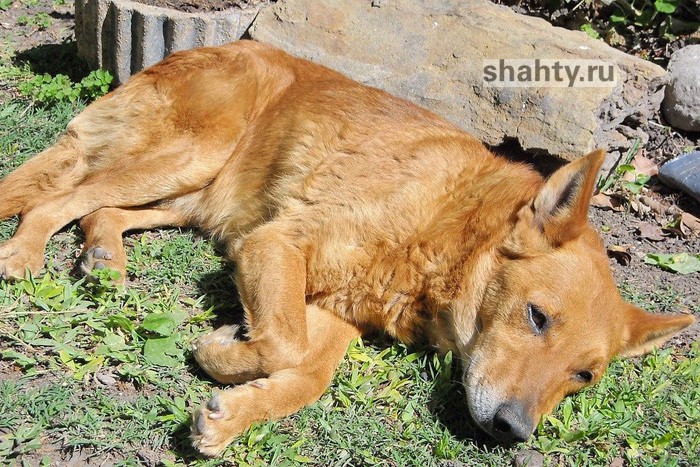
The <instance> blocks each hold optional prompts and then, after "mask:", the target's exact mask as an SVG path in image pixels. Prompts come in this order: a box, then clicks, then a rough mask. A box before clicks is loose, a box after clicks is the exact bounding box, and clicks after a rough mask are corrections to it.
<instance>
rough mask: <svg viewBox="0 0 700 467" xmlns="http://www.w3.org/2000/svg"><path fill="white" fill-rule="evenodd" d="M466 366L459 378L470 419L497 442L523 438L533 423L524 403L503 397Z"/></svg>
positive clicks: (513, 442)
mask: <svg viewBox="0 0 700 467" xmlns="http://www.w3.org/2000/svg"><path fill="white" fill-rule="evenodd" d="M470 367H471V365H470ZM469 369H470V368H467V369H466V370H465V373H464V378H463V380H462V382H463V384H464V387H465V389H466V393H467V404H468V406H469V413H470V414H471V416H472V419H473V420H474V422H476V424H477V425H478V426H479V428H480V429H481V430H483V431H484V432H485V433H486V434H488V435H489V436H491V437H492V438H493V439H495V440H496V441H497V442H498V443H500V444H506V445H510V444H515V443H519V442H524V441H527V439H528V438H530V436H531V435H532V433H533V431H534V429H535V424H534V423H533V421H532V418H531V417H530V415H529V414H528V411H527V410H526V408H525V406H524V405H523V404H522V403H521V402H520V401H518V400H516V399H512V398H507V397H504V395H503V394H501V392H500V391H499V390H498V389H497V388H495V387H493V386H492V385H488V384H484V382H483V378H480V377H478V376H476V375H474V374H473V373H470V371H469Z"/></svg>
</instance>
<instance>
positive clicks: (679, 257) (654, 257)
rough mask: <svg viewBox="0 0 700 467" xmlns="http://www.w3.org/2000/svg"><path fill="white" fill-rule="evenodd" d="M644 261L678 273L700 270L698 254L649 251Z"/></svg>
mask: <svg viewBox="0 0 700 467" xmlns="http://www.w3.org/2000/svg"><path fill="white" fill-rule="evenodd" d="M644 262H645V263H647V264H653V265H655V266H659V267H660V268H661V269H664V270H666V271H671V272H677V273H679V274H692V273H694V272H698V271H700V255H689V254H688V253H676V254H662V253H649V254H647V255H646V257H645V258H644Z"/></svg>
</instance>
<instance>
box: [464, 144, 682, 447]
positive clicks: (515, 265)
mask: <svg viewBox="0 0 700 467" xmlns="http://www.w3.org/2000/svg"><path fill="white" fill-rule="evenodd" d="M603 156H604V154H603V152H602V151H596V152H594V153H592V154H590V155H588V156H586V157H584V158H581V159H579V160H577V161H576V162H573V163H570V164H568V165H567V166H565V167H563V168H561V169H559V170H558V171H556V172H555V173H554V174H553V175H552V176H551V177H550V178H549V179H548V180H547V181H546V182H545V184H544V185H543V187H542V188H541V189H540V190H539V192H538V194H537V195H536V196H535V197H534V199H532V201H531V202H529V203H527V204H526V205H525V206H524V207H523V208H522V209H521V210H520V211H519V212H518V213H517V220H516V221H515V229H514V231H513V233H512V236H511V237H510V238H508V240H507V242H506V244H505V246H504V247H503V249H502V256H501V259H502V260H501V261H500V262H499V264H498V266H497V267H496V268H495V274H494V276H493V278H492V280H491V281H490V282H489V285H488V286H487V289H486V293H485V295H484V299H483V301H482V303H481V308H480V310H479V320H480V322H479V333H478V334H477V336H476V337H475V338H474V339H472V340H471V341H470V343H469V345H468V348H464V349H458V350H459V352H460V353H462V354H463V355H462V357H463V360H464V361H465V369H464V376H463V383H464V385H465V388H466V392H467V398H468V403H469V407H470V411H471V413H472V416H473V418H474V419H475V421H476V422H477V423H478V424H479V425H480V426H481V427H482V428H483V429H484V430H485V431H487V432H488V433H489V434H491V435H492V436H493V437H495V438H496V439H497V440H499V441H501V442H506V443H511V442H515V441H524V440H526V439H527V438H529V436H530V435H531V434H532V432H533V431H534V428H535V426H536V424H537V423H538V421H539V419H540V416H541V415H542V414H543V413H546V412H549V411H550V410H551V409H552V408H553V407H554V406H555V405H556V404H557V403H558V402H560V401H561V400H562V398H563V397H564V396H565V395H567V394H571V393H573V392H576V391H578V390H580V389H582V388H584V387H586V386H589V385H591V384H594V383H596V382H597V381H598V380H599V379H600V377H601V375H602V374H603V372H604V371H605V368H606V366H607V365H608V363H609V362H610V360H611V359H612V358H613V356H615V355H618V354H621V355H639V354H642V353H644V352H647V351H649V350H650V349H651V348H652V347H654V346H657V345H660V344H662V343H663V342H665V341H666V340H667V339H668V338H669V337H671V335H673V334H674V333H675V332H677V331H679V330H681V329H683V328H685V327H686V326H688V325H690V324H691V323H693V321H694V319H693V317H692V316H689V315H686V316H669V315H658V314H656V315H655V314H649V313H646V312H644V311H642V310H640V309H639V308H637V307H635V306H633V305H631V304H628V303H625V302H624V301H623V300H622V298H621V297H620V294H619V292H618V291H617V288H616V286H615V283H614V282H613V278H612V275H611V273H610V269H609V265H608V259H607V257H606V254H605V252H604V249H603V245H602V242H601V240H600V238H599V237H598V235H597V234H596V233H595V232H594V231H593V229H592V228H591V227H590V226H589V225H588V219H587V213H588V205H589V202H590V197H591V194H592V192H593V186H594V183H595V179H596V175H597V173H598V170H599V168H600V165H601V163H602V160H603ZM458 341H459V339H458Z"/></svg>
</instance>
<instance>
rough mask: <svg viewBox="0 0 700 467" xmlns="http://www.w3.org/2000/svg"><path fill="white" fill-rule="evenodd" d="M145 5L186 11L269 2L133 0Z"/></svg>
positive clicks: (261, 0) (229, 7) (193, 11)
mask: <svg viewBox="0 0 700 467" xmlns="http://www.w3.org/2000/svg"><path fill="white" fill-rule="evenodd" d="M135 1H137V2H139V3H143V4H145V5H151V6H158V7H162V8H173V9H175V10H179V11H185V12H187V13H195V12H201V11H223V10H229V9H231V8H247V7H254V6H258V5H263V4H266V3H270V1H269V0H135Z"/></svg>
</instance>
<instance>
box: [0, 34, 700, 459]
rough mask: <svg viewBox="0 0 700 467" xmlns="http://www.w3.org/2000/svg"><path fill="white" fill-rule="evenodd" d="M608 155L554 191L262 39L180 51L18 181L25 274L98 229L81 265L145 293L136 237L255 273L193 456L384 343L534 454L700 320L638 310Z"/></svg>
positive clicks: (279, 412) (8, 184)
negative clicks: (193, 243) (602, 191)
mask: <svg viewBox="0 0 700 467" xmlns="http://www.w3.org/2000/svg"><path fill="white" fill-rule="evenodd" d="M603 157H604V153H603V151H601V150H598V151H595V152H592V153H591V154H589V155H587V156H585V157H581V158H579V159H578V160H576V161H574V162H571V163H569V164H568V165H565V166H563V167H562V168H560V169H559V170H557V171H555V172H554V173H553V175H551V176H550V177H549V178H548V179H546V180H544V179H543V178H542V176H541V175H539V174H538V173H537V172H536V171H534V170H533V169H532V168H530V167H529V166H527V165H525V164H521V163H516V162H512V161H509V160H507V159H505V158H501V157H497V156H495V155H494V154H492V153H491V152H490V151H489V150H488V149H487V148H486V147H485V146H484V145H483V144H482V143H481V142H480V141H478V140H477V139H475V138H474V137H472V136H470V135H469V134H467V133H465V132H463V131H462V130H460V129H458V128H456V127H455V126H453V125H452V124H450V123H448V122H447V121H445V120H443V119H441V118H440V117H438V116H436V115H434V114H432V113H430V112H429V111H427V110H424V109H422V108H420V107H417V106H415V105H413V104H411V103H409V102H407V101H405V100H402V99H399V98H396V97H393V96H391V95H389V94H387V93H385V92H383V91H380V90H378V89H374V88H371V87H367V86H364V85H362V84H359V83H357V82H354V81H352V80H350V79H349V78H347V77H345V76H343V75H341V74H339V73H337V72H335V71H332V70H330V69H328V68H325V67H322V66H320V65H317V64H314V63H311V62H309V61H306V60H302V59H299V58H295V57H292V56H290V55H288V54H286V53H284V52H283V51H281V50H278V49H275V48H273V47H270V46H267V45H263V44H260V43H256V42H252V41H239V42H235V43H232V44H228V45H224V46H221V47H215V48H201V49H195V50H191V51H183V52H177V53H174V54H172V55H171V56H169V57H168V58H166V59H165V60H164V61H162V62H161V63H159V64H157V65H155V66H153V67H151V68H148V69H146V70H144V71H142V72H141V73H139V74H137V75H136V76H134V77H132V78H131V79H130V80H129V81H128V82H127V83H126V84H124V85H122V86H121V87H119V88H117V89H116V90H114V91H113V92H111V93H109V94H107V95H106V96H104V97H102V98H100V99H98V100H96V101H95V102H93V103H92V104H91V105H89V106H88V107H87V108H86V109H85V110H84V111H83V112H82V113H80V114H79V115H78V116H76V117H75V118H74V119H73V120H72V121H71V122H70V123H69V124H68V127H67V130H66V132H65V134H63V135H62V136H61V137H60V139H59V140H58V142H57V143H56V144H55V145H54V146H53V147H50V148H49V149H47V150H45V151H44V152H42V153H40V154H38V155H36V156H35V157H33V158H31V159H30V160H28V161H27V162H25V163H24V164H23V165H22V166H20V167H19V168H17V169H16V170H15V171H14V172H12V173H10V174H9V175H8V176H7V177H5V178H4V179H3V180H2V181H0V218H7V217H10V216H15V215H20V216H21V222H20V224H19V226H18V229H17V231H16V233H15V235H14V236H13V237H12V238H11V239H10V240H8V241H7V242H6V243H4V244H3V245H2V246H0V272H1V273H2V276H3V278H4V279H11V278H15V277H23V276H25V274H27V272H30V273H32V274H37V273H39V272H40V271H41V269H42V267H43V264H44V249H45V246H46V243H47V241H48V240H49V238H50V237H51V236H52V235H53V234H54V233H55V232H56V231H57V230H59V229H60V228H61V227H63V226H64V225H66V224H68V223H69V222H71V221H73V220H76V219H80V226H81V228H82V229H83V231H84V233H85V245H84V249H83V253H82V263H81V268H82V270H83V271H84V272H85V273H86V274H90V273H91V272H92V271H93V270H95V269H100V268H105V267H108V268H111V269H114V270H116V271H119V272H120V273H121V276H122V278H124V277H125V276H126V269H125V263H126V255H125V252H124V247H123V244H122V234H123V232H125V231H127V230H131V229H152V228H156V227H160V226H191V227H196V228H199V229H201V230H203V231H205V232H208V233H209V234H211V235H212V236H213V237H214V238H215V239H218V240H219V241H220V242H221V243H222V245H224V246H225V248H226V255H227V257H228V258H230V259H231V260H232V261H233V262H235V263H236V265H237V268H236V271H237V272H236V273H235V282H236V285H237V288H238V290H239V294H240V300H241V302H242V305H243V308H244V311H245V319H246V327H245V332H244V336H243V337H240V336H239V334H240V332H239V330H238V329H237V328H235V327H231V326H225V327H222V328H219V329H217V330H215V331H213V332H211V333H210V334H208V335H205V336H204V337H203V338H201V339H200V340H198V341H197V343H196V346H195V348H194V356H195V358H196V360H197V362H198V363H199V365H201V367H202V368H203V369H204V370H205V371H206V372H207V373H208V374H209V375H210V376H211V377H212V378H213V379H215V380H216V381H218V382H221V383H224V384H235V386H234V387H233V388H230V389H227V390H224V391H221V392H217V393H215V395H213V396H212V398H211V399H210V400H209V401H208V402H207V403H206V404H205V405H204V406H203V407H201V408H199V409H198V410H197V411H196V412H195V413H194V415H193V422H192V440H193V444H194V446H196V448H197V449H198V450H199V451H200V452H201V453H203V454H204V455H208V456H215V455H218V454H220V453H221V452H222V451H223V450H224V449H225V448H226V446H227V445H228V444H229V443H230V442H231V441H232V440H233V439H234V438H235V437H236V436H237V435H239V434H240V433H242V432H243V431H244V430H245V429H246V428H247V427H248V426H249V425H250V424H252V423H254V422H257V421H262V420H268V419H278V418H281V417H284V416H287V415H289V414H292V413H294V412H296V411H297V410H299V409H300V408H302V407H304V406H305V405H308V404H310V403H312V402H314V401H316V400H317V399H318V398H319V397H320V396H321V395H322V393H323V392H324V391H325V389H326V388H327V386H328V385H329V383H330V381H331V379H332V376H333V373H334V371H335V368H336V366H337V365H338V363H339V361H340V360H341V359H342V358H343V355H344V354H345V352H346V350H347V346H348V344H349V343H350V342H351V341H352V340H353V339H355V338H357V337H358V336H360V335H362V334H363V333H365V332H367V331H370V330H376V329H379V330H384V331H386V332H387V333H388V334H390V335H391V336H394V337H395V338H397V339H400V340H401V341H404V342H407V343H414V342H427V343H429V344H431V345H433V346H435V347H437V348H438V349H440V350H441V351H443V352H447V351H452V352H454V353H455V354H456V355H458V356H459V357H460V359H461V360H462V361H463V362H465V363H464V368H463V377H462V379H463V384H464V386H465V388H466V397H467V399H468V401H467V402H468V406H469V410H470V412H471V416H472V418H473V419H474V421H475V422H476V423H477V424H478V425H479V426H480V427H481V428H482V429H483V430H484V431H486V432H487V433H489V434H490V435H491V436H493V437H494V438H495V439H496V440H498V441H500V442H503V443H513V442H519V441H524V440H526V439H527V438H528V437H529V436H530V435H531V434H532V432H533V431H534V428H535V426H536V424H537V422H538V421H539V419H540V417H541V415H542V414H544V413H546V412H548V411H550V410H551V409H552V408H553V407H554V406H555V405H556V404H557V403H558V402H559V401H561V400H562V398H563V397H564V396H565V395H567V394H570V393H573V392H575V391H578V390H579V389H581V388H583V387H586V386H588V385H591V384H594V383H595V382H596V381H598V379H599V378H600V377H601V375H602V374H603V372H604V370H605V368H606V366H607V364H608V363H609V361H610V360H611V358H612V357H613V356H615V355H639V354H642V353H644V352H647V351H648V350H650V349H651V348H652V347H654V346H658V345H660V344H662V343H663V342H665V341H666V340H667V339H668V338H669V337H670V336H671V335H672V334H674V333H675V332H677V331H679V330H681V329H683V328H685V327H686V326H688V325H690V324H691V323H692V322H693V321H694V318H693V317H692V316H688V315H686V316H683V315H655V314H649V313H646V312H644V311H642V310H640V309H639V308H637V307H635V306H634V305H631V304H628V303H625V302H624V301H623V300H622V298H621V297H620V295H619V293H618V291H617V289H616V287H615V284H614V281H613V278H612V275H611V273H610V270H609V264H608V259H607V257H606V254H605V251H604V249H603V246H602V242H601V240H600V238H599V236H598V235H597V234H596V232H595V231H594V230H593V229H592V227H590V226H589V224H588V221H587V211H588V205H589V201H590V197H591V195H592V192H593V189H594V184H595V180H596V177H597V174H598V171H599V168H600V166H601V163H602V160H603Z"/></svg>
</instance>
